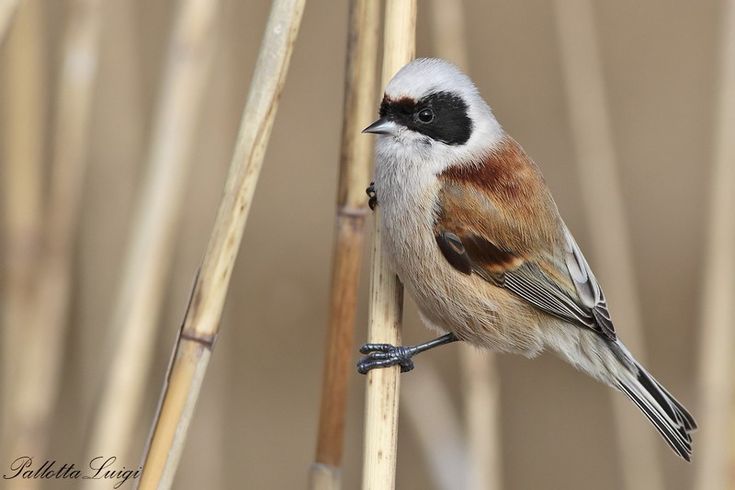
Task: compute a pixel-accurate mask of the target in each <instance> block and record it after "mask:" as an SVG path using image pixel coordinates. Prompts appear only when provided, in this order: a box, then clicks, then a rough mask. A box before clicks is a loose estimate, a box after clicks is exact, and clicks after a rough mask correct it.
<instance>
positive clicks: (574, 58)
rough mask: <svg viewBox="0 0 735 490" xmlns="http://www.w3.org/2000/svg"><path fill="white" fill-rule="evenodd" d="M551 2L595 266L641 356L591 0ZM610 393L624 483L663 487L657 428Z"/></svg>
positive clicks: (631, 270)
mask: <svg viewBox="0 0 735 490" xmlns="http://www.w3.org/2000/svg"><path fill="white" fill-rule="evenodd" d="M554 5H555V10H556V15H555V18H556V22H557V31H558V35H559V43H560V50H561V61H562V69H563V73H564V79H565V89H566V95H567V104H568V107H569V114H570V118H571V121H570V122H571V127H572V134H573V137H574V138H573V143H574V148H575V152H576V162H577V172H578V174H579V180H580V184H581V193H582V200H583V204H584V206H583V208H584V209H585V210H586V211H587V213H586V215H585V217H586V219H587V227H588V229H589V231H590V237H591V243H590V245H591V246H592V250H593V251H594V255H595V257H597V259H598V260H597V263H596V264H595V270H597V271H598V276H599V277H600V279H601V280H602V282H603V284H604V285H605V291H606V292H607V295H608V298H610V300H611V303H612V304H613V311H614V315H615V320H616V321H615V325H616V327H617V328H618V330H619V331H620V332H621V337H622V338H624V339H625V342H626V344H627V345H628V346H629V347H630V349H631V350H632V351H633V352H634V353H635V355H636V357H638V358H639V359H644V358H645V348H644V337H643V331H642V321H641V314H640V305H639V303H638V293H637V285H636V279H635V272H634V270H635V269H634V267H635V266H634V263H633V256H632V253H631V245H630V237H629V226H628V223H627V219H626V216H625V207H624V205H623V196H622V192H621V190H620V183H619V178H618V163H617V159H616V155H615V149H614V144H613V141H612V132H611V129H610V114H609V109H608V104H607V100H606V97H605V83H604V79H603V72H602V64H601V60H600V52H599V49H598V47H597V32H596V28H595V20H594V15H593V9H592V2H591V1H590V0H556V2H554ZM612 396H613V400H612V402H613V408H614V413H615V419H616V423H617V428H618V430H617V431H616V433H617V435H618V439H619V440H618V453H619V455H620V461H621V463H622V470H623V481H624V482H625V488H627V489H629V490H634V489H639V488H646V489H649V490H663V488H664V481H663V475H662V473H661V466H660V464H659V460H658V457H657V454H656V447H657V446H656V444H658V441H657V440H656V437H657V436H656V434H655V432H654V431H648V430H641V423H642V420H641V417H640V416H639V414H638V413H635V411H633V410H630V407H629V406H628V405H629V404H628V400H627V399H626V398H625V397H624V396H621V395H620V394H619V393H616V392H613V393H612Z"/></svg>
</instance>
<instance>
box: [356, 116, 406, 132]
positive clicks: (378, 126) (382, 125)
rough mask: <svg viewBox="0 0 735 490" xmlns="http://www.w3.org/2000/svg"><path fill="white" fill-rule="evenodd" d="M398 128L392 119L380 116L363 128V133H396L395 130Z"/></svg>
mask: <svg viewBox="0 0 735 490" xmlns="http://www.w3.org/2000/svg"><path fill="white" fill-rule="evenodd" d="M397 130H398V125H397V124H396V123H394V122H393V121H390V120H388V119H386V118H382V117H381V118H380V119H378V120H377V121H375V122H374V123H372V124H371V125H370V126H368V127H367V128H365V129H363V130H362V132H363V133H373V134H396V131H397Z"/></svg>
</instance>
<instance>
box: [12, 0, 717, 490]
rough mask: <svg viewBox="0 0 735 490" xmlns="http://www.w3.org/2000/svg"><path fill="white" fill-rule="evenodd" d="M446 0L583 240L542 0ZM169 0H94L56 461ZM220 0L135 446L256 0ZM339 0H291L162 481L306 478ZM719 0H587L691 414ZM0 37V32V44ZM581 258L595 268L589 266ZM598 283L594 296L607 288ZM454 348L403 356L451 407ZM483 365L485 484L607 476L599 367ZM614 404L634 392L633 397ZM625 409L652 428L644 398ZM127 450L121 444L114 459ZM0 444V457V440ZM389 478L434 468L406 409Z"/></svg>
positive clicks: (261, 3) (672, 380)
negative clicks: (489, 432) (294, 18)
mask: <svg viewBox="0 0 735 490" xmlns="http://www.w3.org/2000/svg"><path fill="white" fill-rule="evenodd" d="M419 3H420V4H419V24H418V54H419V55H420V56H429V55H431V54H432V52H433V50H434V45H433V43H432V33H431V32H430V28H429V26H430V23H429V18H428V15H427V12H426V8H425V7H427V6H428V3H426V2H419ZM465 3H466V5H467V39H468V44H469V47H470V54H469V59H470V65H471V75H472V77H473V78H474V80H475V81H476V83H477V85H478V86H479V88H480V90H481V92H482V93H483V94H484V96H485V97H486V99H487V100H488V102H489V103H490V105H491V106H492V107H493V108H494V110H495V112H496V115H497V116H498V118H499V120H500V121H501V123H502V124H503V125H504V126H505V128H506V129H507V130H508V131H509V132H510V133H511V134H512V135H513V136H514V137H516V139H518V140H519V141H520V142H521V144H523V145H524V147H525V148H526V150H527V151H528V153H529V154H530V155H531V156H532V157H534V158H535V159H536V160H537V162H538V163H539V164H540V166H541V168H542V170H543V171H544V174H545V176H546V178H547V181H548V183H549V185H550V187H551V189H552V191H553V192H554V195H555V197H556V200H557V203H558V205H559V207H560V209H561V211H562V214H563V215H564V216H565V218H566V220H567V223H568V224H569V227H570V228H571V230H572V231H573V232H574V233H575V235H576V236H577V240H578V241H579V243H580V245H581V246H582V248H583V249H586V250H589V249H590V248H589V246H586V244H587V243H589V235H588V232H587V230H586V228H585V221H584V218H583V215H582V209H580V207H581V204H580V195H579V182H578V180H577V177H576V171H575V163H574V160H573V158H574V151H573V146H572V135H571V133H570V128H569V118H568V113H567V109H566V107H567V106H566V100H565V95H564V94H565V93H564V88H563V85H562V83H563V82H562V73H561V68H560V59H559V56H560V55H559V51H558V39H557V33H556V28H555V24H554V18H553V8H552V7H553V5H552V3H551V2H549V1H547V0H527V1H524V2H507V1H500V0H492V1H481V0H465ZM64 4H65V2H63V1H58V2H57V1H47V2H46V3H45V14H44V16H45V26H46V30H45V43H46V45H47V46H48V49H49V53H50V59H49V63H50V65H49V67H48V70H47V75H48V83H47V87H48V97H49V101H48V103H49V104H50V106H49V107H51V108H53V107H54V105H53V103H54V101H53V100H52V98H53V96H52V94H53V93H54V92H53V85H54V74H55V73H56V69H55V68H57V67H58V62H59V59H58V52H57V51H55V50H54V49H53V48H54V46H55V45H56V44H57V43H58V41H59V38H60V35H61V32H62V28H63V20H64V16H63V14H64ZM175 4H176V2H174V1H168V0H167V1H163V0H158V1H155V2H149V1H144V0H110V1H108V2H105V10H104V20H103V22H104V28H103V31H102V43H103V44H102V50H101V55H100V56H101V57H100V71H99V77H98V81H97V84H96V85H97V90H96V95H95V99H94V109H93V116H92V127H93V134H92V137H91V140H90V142H91V148H90V151H89V157H88V158H89V164H90V168H89V174H88V177H87V180H86V185H85V190H84V196H83V201H84V203H83V216H82V231H81V237H80V239H79V242H78V246H77V263H76V269H75V274H76V279H75V280H76V284H75V288H74V297H73V307H72V308H73V314H72V319H71V323H70V325H71V327H70V328H71V330H70V336H69V338H68V340H67V343H66V348H67V349H68V352H70V353H71V355H69V356H68V357H67V359H66V362H65V365H64V372H63V374H64V375H63V387H62V391H61V399H60V407H59V409H58V412H57V414H56V416H55V423H54V427H53V444H52V451H51V452H52V456H53V458H55V459H57V460H59V461H80V462H83V461H85V459H84V458H85V457H86V456H85V455H83V444H84V441H85V440H86V438H87V437H88V436H89V434H88V428H89V424H90V422H89V421H90V419H91V415H92V408H93V405H94V403H95V401H96V397H97V389H96V384H97V383H99V382H100V377H101V373H102V368H103V366H105V362H106V359H108V358H109V353H108V352H106V351H105V348H104V346H105V339H106V337H105V335H106V328H107V327H108V323H109V318H110V310H111V307H112V303H113V298H114V294H115V291H116V287H117V278H118V274H119V273H120V270H121V260H122V257H123V252H124V249H125V246H126V237H127V235H128V233H129V227H130V219H131V211H132V207H133V203H134V200H135V197H136V195H137V194H136V193H137V184H138V183H139V179H140V177H141V175H142V157H143V156H144V155H145V152H146V145H147V143H148V141H149V134H150V117H151V112H152V108H153V106H154V101H155V100H156V98H157V96H158V94H157V86H158V81H159V78H160V74H161V72H162V56H163V55H164V54H165V50H166V41H167V38H168V33H169V29H170V27H171V22H172V18H173V16H172V12H173V9H174V7H175ZM222 4H223V5H222V8H221V11H220V16H219V21H218V22H219V24H218V32H219V33H220V38H219V40H218V43H219V44H218V47H217V54H216V57H215V61H214V63H213V65H212V70H211V77H210V81H209V90H208V93H207V94H206V95H205V103H204V105H205V107H204V111H203V114H202V117H201V118H200V123H199V125H200V126H199V131H198V133H197V139H196V141H195V142H194V145H193V146H194V151H193V153H192V159H193V171H192V174H191V176H190V179H189V186H188V190H187V194H186V199H185V200H186V204H185V211H184V214H183V219H182V221H181V227H180V230H179V232H178V238H177V251H176V256H175V258H174V265H173V272H172V274H171V276H170V280H169V284H170V285H169V287H168V295H167V300H166V307H165V314H164V315H163V318H162V319H161V322H160V338H159V342H158V346H157V354H156V359H157V361H156V365H155V367H154V370H153V375H152V376H151V378H150V380H149V381H150V384H149V387H148V395H149V396H148V398H147V402H146V407H145V412H144V416H143V417H142V418H141V419H140V421H139V424H138V428H137V431H138V434H137V438H138V439H137V441H138V447H139V448H142V444H143V441H144V439H145V435H146V434H147V432H148V429H149V425H150V420H151V417H152V415H153V412H154V409H155V405H156V402H157V398H158V392H159V390H160V386H161V382H162V379H163V375H164V371H165V367H166V365H167V362H168V359H169V355H170V352H171V346H172V344H173V341H174V338H175V335H176V332H177V328H178V326H179V322H180V320H181V317H182V315H183V312H184V307H185V304H186V301H187V296H188V292H189V287H190V285H191V282H192V280H193V276H194V272H195V270H196V268H197V265H198V263H199V261H200V259H201V256H202V254H203V251H204V248H205V246H206V242H207V239H208V237H209V233H210V230H211V226H212V223H213V220H214V216H215V212H216V206H217V204H218V200H219V197H220V194H221V191H222V187H223V183H224V177H225V173H226V169H227V166H228V165H229V158H230V154H231V151H232V147H233V144H234V139H235V135H236V131H237V127H238V123H239V117H240V113H241V110H242V106H243V103H244V100H245V97H246V94H247V90H248V84H249V81H250V76H251V74H252V70H253V67H254V63H255V57H256V54H257V50H258V46H259V42H260V38H261V36H262V32H263V28H264V25H265V20H266V16H267V13H268V9H269V2H267V1H265V0H258V1H255V0H250V1H244V2H243V1H236V0H224V1H223V2H222ZM346 5H347V2H328V1H317V0H315V1H308V2H307V6H306V11H305V14H304V19H303V24H302V27H301V31H300V34H299V37H298V40H297V44H296V49H295V52H294V55H293V59H292V62H291V68H290V71H289V74H288V80H287V83H286V87H285V92H284V95H283V99H282V103H281V106H280V109H279V112H278V115H277V118H276V123H275V127H274V130H273V135H272V139H271V143H270V147H269V150H268V152H267V155H266V161H265V165H264V168H263V172H262V175H261V179H260V183H259V187H258V190H257V192H256V196H255V202H254V205H253V208H252V212H251V215H250V219H249V222H248V226H247V229H246V230H245V236H244V240H243V246H242V249H241V253H240V257H239V259H238V263H237V267H236V268H235V270H234V274H233V278H232V287H231V290H230V294H229V299H228V302H227V305H226V312H225V316H224V323H223V326H222V333H221V335H220V337H219V339H218V343H217V345H216V349H215V352H214V356H213V358H212V362H211V365H210V370H209V372H208V373H207V377H206V379H205V383H204V388H203V392H202V396H201V399H200V402H199V405H198V409H197V412H196V415H195V418H194V421H193V424H192V427H191V431H190V434H189V438H188V443H187V447H186V450H185V453H184V456H183V460H182V464H181V467H180V470H179V474H178V477H177V482H176V484H175V488H177V489H202V488H208V489H234V488H248V489H251V488H252V489H286V488H304V487H305V479H306V474H307V470H308V466H309V464H310V462H311V460H312V457H313V451H314V444H315V437H316V422H317V416H318V409H319V392H320V388H321V375H322V373H321V369H322V355H323V342H324V336H325V324H326V306H327V297H328V286H329V284H328V282H329V274H330V254H331V251H332V236H333V221H334V218H333V216H334V200H335V193H336V176H337V159H338V152H339V135H340V125H341V105H342V96H343V70H344V58H345V38H346V21H347V6H346ZM721 8H722V5H721V2H719V1H715V0H706V1H698V2H691V1H685V0H675V1H672V0H648V1H646V2H639V1H635V0H620V1H617V2H603V1H597V2H595V19H596V21H597V23H598V26H599V34H600V48H601V53H602V57H603V68H604V76H605V79H606V82H607V89H608V90H607V93H608V99H609V102H610V108H611V116H612V130H613V138H614V144H615V148H616V150H617V152H618V156H619V161H620V165H621V168H620V176H621V185H622V189H623V192H624V197H625V206H626V212H627V214H628V217H629V220H630V225H631V236H632V241H633V243H632V245H633V248H634V254H635V255H634V260H635V266H636V279H637V280H638V285H639V289H640V294H641V305H642V314H643V319H644V323H645V336H646V339H645V340H646V343H647V345H648V351H649V352H648V367H649V368H650V370H651V371H652V372H653V373H654V374H655V375H656V376H657V377H658V378H659V379H660V380H661V381H662V382H664V383H665V384H666V385H667V386H668V387H669V388H670V389H671V391H672V392H673V393H675V394H676V395H677V397H678V398H679V399H680V400H682V401H683V402H684V403H685V404H686V405H687V406H689V407H690V408H692V410H693V412H694V414H695V416H696V414H697V402H696V399H695V395H696V393H697V390H696V384H695V372H694V369H695V367H696V358H695V353H696V348H697V344H698V339H697V332H698V328H697V320H698V305H699V297H700V284H701V274H700V266H701V263H702V261H701V255H700V254H701V251H702V249H703V244H702V241H701V237H702V236H703V235H704V231H705V228H704V224H705V210H706V204H707V201H706V198H707V193H708V188H707V186H708V182H709V180H708V178H709V176H710V167H711V165H710V162H711V157H712V152H711V147H712V137H711V132H712V128H713V122H714V112H713V109H714V107H713V106H714V103H715V101H714V98H713V93H714V88H715V76H716V73H717V66H716V65H717V46H718V44H717V43H718V39H719V38H718V35H719V23H718V20H719V16H720V13H721ZM126 29H134V31H135V33H136V35H135V36H134V38H133V44H132V45H131V44H126V43H121V42H120V39H124V36H125V34H124V33H125V30H126ZM3 56H4V53H3V51H2V48H0V66H3V65H2V63H3ZM376 111H377V107H376ZM51 112H53V109H51ZM365 137H368V136H365ZM47 151H48V148H47ZM366 184H367V183H366ZM587 255H588V259H589V261H590V262H591V264H592V266H593V268H594V264H595V261H596V257H595V256H594V254H593V253H592V252H590V251H588V252H587ZM366 263H367V261H366ZM363 270H364V271H365V270H366V269H363ZM365 275H366V274H363V279H366V278H365ZM599 279H600V280H601V282H602V283H603V284H604V283H605V277H599ZM362 282H363V285H362V289H361V291H362V293H361V300H362V302H361V305H360V309H359V311H360V313H359V317H358V325H357V332H358V333H357V339H358V342H363V341H364V338H365V322H366V304H365V303H366V301H365V300H366V293H367V281H366V280H363V281H362ZM609 302H610V304H611V305H612V309H613V312H614V311H615V302H616V298H615V297H610V298H609ZM406 319H407V321H406V328H405V332H406V333H405V339H406V342H411V343H413V342H418V341H422V340H425V339H427V338H429V336H430V335H432V334H431V333H429V332H428V331H425V330H424V329H423V327H421V326H420V325H419V324H418V321H417V319H416V315H415V312H414V310H413V308H412V307H411V306H408V307H407V313H406ZM622 328H623V327H621V329H622ZM457 352H458V349H457V348H456V346H451V347H447V348H442V349H439V350H437V351H433V352H431V353H430V354H426V355H424V356H421V357H420V358H419V359H418V361H417V368H418V371H420V370H421V368H422V367H423V366H426V365H429V364H433V365H434V366H435V367H436V368H437V369H438V370H439V371H440V372H441V376H442V378H443V380H444V381H445V382H446V384H447V385H448V387H449V389H450V391H451V393H452V395H453V402H454V403H455V409H456V410H457V411H458V413H460V410H461V400H460V397H459V396H458V395H459V373H458V370H457V357H458V356H457ZM355 357H357V351H356V356H355ZM499 366H500V372H501V390H502V431H503V440H502V444H503V475H504V488H506V489H509V490H521V489H539V488H544V489H568V490H572V489H591V488H594V489H599V490H612V489H617V488H621V485H622V480H621V476H620V471H619V457H618V453H617V449H616V448H617V446H616V438H615V434H614V431H615V427H614V425H613V424H614V421H613V416H612V409H611V405H610V402H609V396H608V389H607V388H605V387H603V386H601V385H599V384H596V383H595V382H593V381H592V380H590V379H588V378H586V377H584V376H582V375H580V374H578V373H576V372H575V371H574V370H573V369H572V368H571V367H569V366H567V365H565V364H563V363H562V362H561V361H559V360H557V359H556V358H555V357H553V356H551V355H544V356H542V357H541V358H539V359H537V360H533V361H529V360H525V359H522V358H514V357H510V356H501V357H500V358H499ZM414 377H415V373H412V374H409V375H406V376H404V377H403V381H402V382H403V383H405V384H406V385H408V384H410V383H411V382H412V380H413V379H414ZM363 391H364V378H363V377H361V376H359V375H358V374H357V373H355V374H354V376H353V377H352V386H351V395H350V401H349V416H348V424H347V433H346V444H345V450H346V453H345V463H344V481H345V485H344V488H346V489H349V488H357V486H358V484H359V483H358V482H359V479H360V464H361V452H362V450H361V444H362V435H361V430H362V415H363V413H362V400H363ZM630 410H635V408H634V407H632V405H631V408H630ZM405 420H406V419H405V417H404V418H403V419H402V421H403V422H405ZM700 422H702V423H706V421H700ZM423 430H427V431H430V430H431V428H430V427H425V428H423ZM640 430H653V429H652V428H649V427H648V423H647V422H646V421H645V419H644V417H642V416H641V417H640ZM657 442H659V441H657ZM657 448H658V450H659V452H660V454H659V456H660V459H661V461H662V464H663V468H664V469H665V478H666V488H667V489H687V488H690V487H691V481H692V477H693V471H694V465H691V466H690V465H686V464H684V463H682V462H681V461H680V460H679V459H678V458H676V457H675V456H674V455H673V454H672V453H670V452H669V450H668V449H667V447H666V446H665V444H664V443H663V442H660V444H658V446H657ZM695 459H696V450H695ZM137 461H138V455H137V453H136V455H135V456H131V458H130V459H129V462H128V463H127V466H128V467H130V466H134V465H136V464H137ZM694 464H696V463H694ZM0 466H2V467H3V468H5V467H6V466H5V463H4V462H2V463H1V464H0ZM64 485H67V486H64ZM64 485H61V484H56V483H53V482H52V483H49V484H48V486H47V488H75V484H74V483H73V482H71V483H66V484H64ZM128 488H130V487H128ZM398 488H400V489H405V490H412V489H417V490H418V489H427V488H433V487H432V483H431V478H430V472H429V469H428V467H427V463H426V460H425V459H424V458H423V457H422V454H421V452H420V451H419V450H418V449H417V444H416V433H415V431H414V428H413V427H411V426H409V425H408V424H406V423H402V424H401V432H400V439H399V460H398Z"/></svg>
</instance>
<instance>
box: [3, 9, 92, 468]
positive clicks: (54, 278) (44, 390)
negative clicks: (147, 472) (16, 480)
mask: <svg viewBox="0 0 735 490" xmlns="http://www.w3.org/2000/svg"><path fill="white" fill-rule="evenodd" d="M70 7H71V8H70V11H69V16H68V21H67V26H66V30H65V38H64V43H63V48H62V49H63V65H62V69H61V77H60V79H59V82H58V97H57V100H58V103H59V106H58V110H57V112H56V117H55V120H54V124H53V131H54V147H53V153H52V155H53V157H52V158H53V159H52V173H51V185H50V192H49V199H48V211H47V213H46V218H47V219H46V223H45V235H44V237H43V253H42V255H41V259H40V261H39V264H38V267H39V274H40V276H39V278H38V280H39V283H38V297H37V303H36V305H35V310H34V311H35V317H34V318H33V320H32V321H31V324H30V325H28V327H27V328H26V330H25V335H26V337H25V343H24V347H25V351H24V352H23V359H22V366H23V371H22V372H23V383H22V384H21V385H20V386H19V392H18V393H17V394H16V399H15V402H16V404H17V407H18V412H19V414H21V416H22V420H19V421H18V422H17V424H18V425H15V426H14V427H15V428H16V429H17V430H18V438H17V439H16V440H15V441H11V444H12V446H11V447H14V448H15V451H14V454H32V455H34V456H36V457H41V455H43V454H44V453H45V445H46V440H47V437H48V429H49V424H50V417H51V415H52V413H53V408H54V405H55V402H56V398H57V390H58V386H59V384H60V383H59V380H60V376H61V361H62V358H63V345H64V341H63V339H64V337H65V332H66V325H67V314H68V306H69V299H70V293H71V281H72V264H73V246H74V241H75V237H76V231H77V225H78V221H79V220H78V218H79V211H80V209H79V207H80V204H81V200H80V197H81V189H82V183H83V180H84V175H85V169H86V155H85V154H86V149H87V141H88V140H87V134H88V126H89V116H90V108H91V104H92V95H93V93H94V90H93V88H94V81H95V75H96V69H97V53H98V48H99V42H98V33H99V28H100V11H99V10H100V9H99V0H75V1H73V2H71V5H70ZM33 481H36V482H38V480H33Z"/></svg>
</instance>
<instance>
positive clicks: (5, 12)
mask: <svg viewBox="0 0 735 490" xmlns="http://www.w3.org/2000/svg"><path fill="white" fill-rule="evenodd" d="M18 3H20V2H19V0H2V1H0V46H2V45H3V41H4V40H5V34H6V33H7V32H8V28H9V27H10V24H11V23H12V21H13V16H14V15H15V11H16V10H17V9H18Z"/></svg>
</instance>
